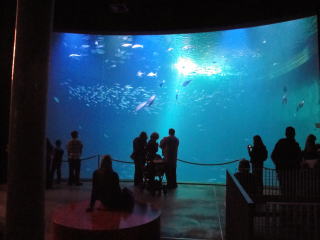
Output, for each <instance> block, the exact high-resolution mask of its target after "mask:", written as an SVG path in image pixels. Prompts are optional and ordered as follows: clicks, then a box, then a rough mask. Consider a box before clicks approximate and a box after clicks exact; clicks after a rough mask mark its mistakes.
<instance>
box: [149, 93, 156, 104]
mask: <svg viewBox="0 0 320 240" xmlns="http://www.w3.org/2000/svg"><path fill="white" fill-rule="evenodd" d="M155 99H156V95H152V96H151V97H150V98H149V99H148V101H147V105H148V106H151V105H152V104H153V102H154V100H155Z"/></svg>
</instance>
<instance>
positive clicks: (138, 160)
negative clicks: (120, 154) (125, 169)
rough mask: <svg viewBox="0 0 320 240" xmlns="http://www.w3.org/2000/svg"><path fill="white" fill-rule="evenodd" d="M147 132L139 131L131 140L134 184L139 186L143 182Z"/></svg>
mask: <svg viewBox="0 0 320 240" xmlns="http://www.w3.org/2000/svg"><path fill="white" fill-rule="evenodd" d="M147 139H148V136H147V133H146V132H141V133H140V135H139V136H138V137H136V138H135V139H134V140H133V152H132V154H131V158H132V159H133V161H134V185H135V186H141V185H142V183H143V169H144V166H145V163H146V153H147V152H146V148H147Z"/></svg>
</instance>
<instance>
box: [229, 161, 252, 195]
mask: <svg viewBox="0 0 320 240" xmlns="http://www.w3.org/2000/svg"><path fill="white" fill-rule="evenodd" d="M234 176H235V177H236V178H237V179H238V181H239V183H240V184H241V186H242V187H243V188H244V189H245V190H246V191H247V193H248V194H249V195H251V194H254V193H255V177H254V175H253V174H252V173H250V162H249V161H248V160H246V159H241V160H240V162H239V165H238V172H236V173H235V174H234ZM251 197H252V195H251Z"/></svg>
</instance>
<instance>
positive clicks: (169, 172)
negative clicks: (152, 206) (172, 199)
mask: <svg viewBox="0 0 320 240" xmlns="http://www.w3.org/2000/svg"><path fill="white" fill-rule="evenodd" d="M160 147H161V149H162V151H163V155H164V160H165V161H166V164H167V167H166V178H167V188H168V189H173V188H177V187H178V185H177V173H176V170H177V157H178V147H179V139H178V138H177V137H176V136H175V130H174V129H173V128H170V129H169V136H167V137H164V138H163V139H162V140H161V142H160Z"/></svg>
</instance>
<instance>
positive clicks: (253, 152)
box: [248, 135, 268, 194]
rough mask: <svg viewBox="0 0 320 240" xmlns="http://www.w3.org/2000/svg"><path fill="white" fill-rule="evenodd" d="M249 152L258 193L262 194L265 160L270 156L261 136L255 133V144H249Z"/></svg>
mask: <svg viewBox="0 0 320 240" xmlns="http://www.w3.org/2000/svg"><path fill="white" fill-rule="evenodd" d="M248 153H249V156H250V162H251V166H252V174H253V176H254V177H255V183H256V186H257V188H256V189H257V193H259V194H262V191H263V162H264V161H265V160H266V159H267V157H268V151H267V148H266V146H265V145H264V143H263V141H262V139H261V137H260V136H259V135H255V136H254V137H253V146H251V145H248Z"/></svg>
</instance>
